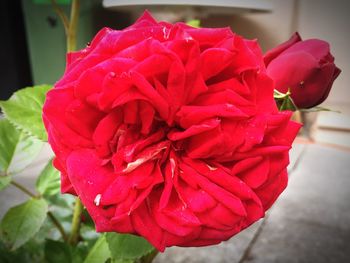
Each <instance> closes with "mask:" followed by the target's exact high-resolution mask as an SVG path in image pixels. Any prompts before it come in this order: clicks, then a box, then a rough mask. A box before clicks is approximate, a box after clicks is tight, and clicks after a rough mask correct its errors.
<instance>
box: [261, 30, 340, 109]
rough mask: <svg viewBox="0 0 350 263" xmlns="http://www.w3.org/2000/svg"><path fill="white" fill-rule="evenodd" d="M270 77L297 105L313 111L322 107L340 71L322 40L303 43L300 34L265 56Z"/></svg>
mask: <svg viewBox="0 0 350 263" xmlns="http://www.w3.org/2000/svg"><path fill="white" fill-rule="evenodd" d="M264 61H265V65H266V68H267V74H268V75H269V76H270V77H271V78H272V79H273V80H275V88H276V89H277V90H278V91H280V92H283V93H286V92H287V91H288V89H290V91H291V97H292V99H293V101H294V103H295V105H296V106H297V107H299V108H311V107H314V106H317V105H318V104H321V103H322V102H323V101H324V100H325V99H326V98H327V97H328V94H329V92H330V90H331V88H332V84H333V81H334V80H335V79H336V78H337V77H338V75H339V74H340V72H341V70H340V69H339V68H337V67H336V66H335V64H334V57H333V56H332V55H331V53H330V51H329V44H328V43H327V42H325V41H323V40H319V39H308V40H304V41H303V40H301V38H300V36H299V34H298V33H294V35H293V36H292V37H291V38H290V39H289V40H288V41H286V42H284V43H282V44H281V45H279V46H277V47H275V48H273V49H271V50H269V51H268V52H267V53H266V54H265V56H264Z"/></svg>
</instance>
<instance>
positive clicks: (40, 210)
mask: <svg viewBox="0 0 350 263" xmlns="http://www.w3.org/2000/svg"><path fill="white" fill-rule="evenodd" d="M47 210H48V205H47V203H46V202H45V200H43V199H29V200H28V201H27V202H25V203H23V204H20V205H18V206H15V207H12V208H11V209H10V210H9V211H7V213H6V214H5V216H4V218H3V219H2V222H1V226H0V230H1V234H2V239H3V240H4V242H5V243H6V244H7V245H8V246H9V248H10V249H12V250H14V249H16V248H18V247H20V246H21V245H23V244H24V243H25V242H27V241H28V240H29V239H30V238H31V237H33V236H34V235H35V233H36V232H38V231H39V229H40V227H41V225H42V224H43V223H44V220H45V218H46V213H47Z"/></svg>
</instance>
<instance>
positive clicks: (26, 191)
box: [11, 180, 40, 199]
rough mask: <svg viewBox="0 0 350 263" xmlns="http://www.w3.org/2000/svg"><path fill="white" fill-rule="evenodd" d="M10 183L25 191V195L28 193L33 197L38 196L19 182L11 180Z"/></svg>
mask: <svg viewBox="0 0 350 263" xmlns="http://www.w3.org/2000/svg"><path fill="white" fill-rule="evenodd" d="M11 184H12V185H13V186H15V187H17V188H18V189H19V190H21V191H22V192H23V193H26V194H27V195H29V196H30V197H33V198H37V199H38V198H40V196H39V195H36V194H34V193H33V192H31V191H30V190H29V189H27V188H26V187H24V186H23V185H21V184H20V183H18V182H16V181H14V180H12V181H11Z"/></svg>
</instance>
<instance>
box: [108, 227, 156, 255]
mask: <svg viewBox="0 0 350 263" xmlns="http://www.w3.org/2000/svg"><path fill="white" fill-rule="evenodd" d="M106 239H107V242H108V246H109V250H110V251H111V254H112V257H113V258H114V259H118V260H120V259H121V260H128V259H131V260H136V259H139V258H141V257H143V256H145V255H147V254H149V253H151V252H152V251H153V250H154V247H153V246H152V245H151V244H150V243H148V242H147V240H145V239H144V238H142V237H139V236H135V235H129V234H118V233H107V234H106Z"/></svg>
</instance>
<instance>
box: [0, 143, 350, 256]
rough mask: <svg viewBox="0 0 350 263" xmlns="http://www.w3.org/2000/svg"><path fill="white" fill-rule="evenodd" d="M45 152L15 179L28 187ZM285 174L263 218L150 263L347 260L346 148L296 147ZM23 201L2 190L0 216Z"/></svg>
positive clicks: (349, 192) (349, 189) (349, 162)
mask: <svg viewBox="0 0 350 263" xmlns="http://www.w3.org/2000/svg"><path fill="white" fill-rule="evenodd" d="M49 154H50V153H49V151H48V149H45V150H44V151H43V153H42V154H41V156H40V157H39V158H38V160H37V161H36V162H35V163H34V164H33V165H32V167H30V168H29V169H27V170H26V171H25V172H24V173H23V174H21V175H20V176H18V177H17V180H18V181H20V182H22V183H24V184H26V185H28V186H30V187H33V186H34V183H35V179H34V178H35V174H36V173H37V171H38V170H40V169H41V168H42V167H43V166H44V163H45V160H46V158H47V156H48V155H49ZM289 170H290V181H289V186H288V187H287V190H286V191H285V192H284V193H283V194H282V195H281V197H280V199H279V200H278V201H277V203H276V204H275V205H274V206H273V207H272V208H271V209H270V211H269V213H268V214H267V217H265V219H262V220H260V221H259V222H257V223H256V224H254V225H253V226H251V227H250V228H248V229H246V230H244V231H242V232H241V233H240V234H238V235H236V236H235V237H233V238H232V239H230V240H229V241H227V242H223V243H221V244H220V245H217V246H212V247H206V248H177V247H173V248H169V249H167V250H166V252H165V253H163V254H160V255H159V256H157V258H156V260H155V262H156V263H200V262H210V263H226V262H230V263H235V262H236V263H251V262H253V263H270V262H271V263H272V262H273V263H275V262H276V263H280V262H281V263H294V262H295V263H304V262H305V263H309V262H310V263H314V262H315V263H326V262H327V263H328V262H336V263H343V262H344V263H346V262H350V149H347V148H331V147H329V146H322V145H315V144H300V143H297V144H295V145H294V147H293V150H292V151H291V165H290V167H289ZM24 198H25V197H24V196H23V195H22V194H21V193H20V192H19V191H18V190H16V189H14V188H13V187H12V186H10V187H8V188H7V189H6V190H5V191H2V192H1V193H0V204H1V205H0V217H2V215H3V214H4V212H5V211H6V210H7V208H8V207H9V206H10V205H12V204H14V203H20V202H21V201H22V200H24Z"/></svg>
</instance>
